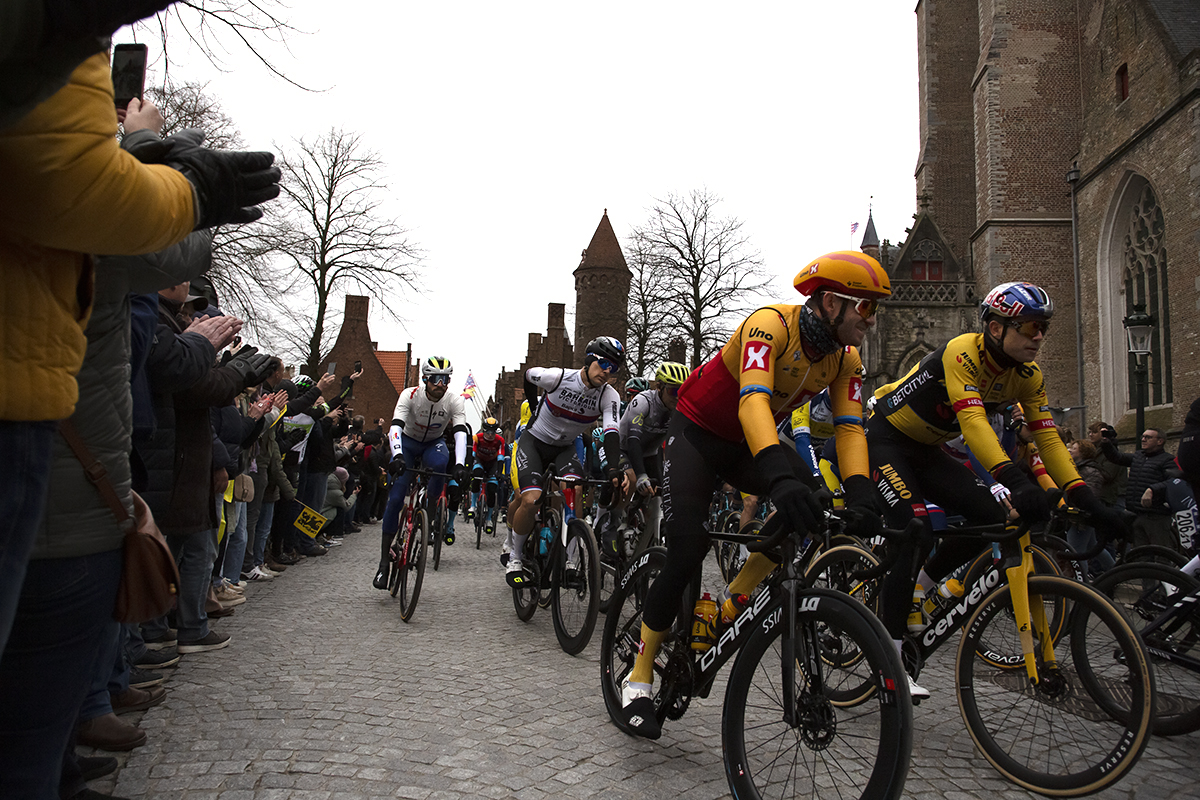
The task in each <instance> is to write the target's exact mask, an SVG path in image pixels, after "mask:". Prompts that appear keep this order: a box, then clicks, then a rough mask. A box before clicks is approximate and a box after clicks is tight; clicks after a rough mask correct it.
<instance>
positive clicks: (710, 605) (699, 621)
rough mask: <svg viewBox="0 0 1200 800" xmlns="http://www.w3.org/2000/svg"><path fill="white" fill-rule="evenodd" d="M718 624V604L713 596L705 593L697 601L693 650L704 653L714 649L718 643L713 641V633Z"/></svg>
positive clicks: (693, 629) (693, 627)
mask: <svg viewBox="0 0 1200 800" xmlns="http://www.w3.org/2000/svg"><path fill="white" fill-rule="evenodd" d="M716 622H717V604H716V602H715V601H714V600H713V599H712V596H711V595H710V594H709V593H708V592H705V593H704V596H703V597H701V598H700V599H699V600H697V601H696V615H695V618H694V619H693V620H692V649H693V650H695V651H697V652H699V653H703V652H705V651H706V650H708V649H709V648H710V647H712V646H713V645H714V644H716V642H715V641H714V640H713V631H714V630H716Z"/></svg>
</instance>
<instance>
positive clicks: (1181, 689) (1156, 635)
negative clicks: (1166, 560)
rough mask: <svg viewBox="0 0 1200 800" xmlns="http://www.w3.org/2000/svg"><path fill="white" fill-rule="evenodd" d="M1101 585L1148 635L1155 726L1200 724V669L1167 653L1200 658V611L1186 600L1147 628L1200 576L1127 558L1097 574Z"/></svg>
mask: <svg viewBox="0 0 1200 800" xmlns="http://www.w3.org/2000/svg"><path fill="white" fill-rule="evenodd" d="M1093 585H1094V586H1095V588H1096V590H1097V591H1099V592H1101V593H1103V594H1104V595H1105V596H1107V597H1109V598H1111V599H1112V601H1113V603H1114V604H1116V606H1117V607H1118V608H1120V609H1121V610H1122V611H1124V612H1125V616H1126V617H1127V618H1128V619H1129V623H1130V625H1132V626H1133V629H1134V630H1135V631H1137V632H1138V635H1139V636H1141V637H1142V641H1143V642H1144V643H1145V645H1146V649H1147V651H1148V652H1149V653H1150V661H1151V663H1152V664H1153V665H1154V688H1155V691H1156V696H1155V699H1156V701H1157V702H1156V705H1155V709H1154V732H1155V733H1156V734H1160V735H1162V736H1177V735H1180V734H1184V733H1191V732H1192V731H1196V730H1200V673H1198V672H1196V671H1195V670H1193V669H1190V668H1188V667H1187V666H1185V665H1183V664H1176V663H1174V662H1172V661H1168V660H1167V659H1166V655H1167V654H1168V653H1170V654H1176V655H1184V656H1189V657H1191V658H1200V613H1197V609H1196V606H1195V604H1194V603H1192V604H1189V605H1187V606H1185V609H1183V610H1181V612H1180V613H1178V614H1177V615H1176V616H1175V617H1173V618H1172V619H1171V620H1169V621H1167V622H1165V623H1164V624H1163V625H1162V626H1161V627H1159V628H1158V629H1156V630H1155V631H1154V632H1153V633H1151V634H1150V636H1149V637H1146V636H1145V635H1144V634H1143V633H1142V631H1143V630H1144V629H1145V628H1146V626H1147V625H1149V624H1150V623H1151V622H1153V621H1154V620H1156V619H1158V617H1159V616H1160V615H1162V614H1163V613H1164V612H1166V611H1167V609H1168V608H1170V607H1171V606H1172V605H1174V603H1175V601H1176V600H1177V599H1178V598H1180V597H1181V595H1180V594H1179V592H1183V593H1184V594H1189V593H1192V592H1195V591H1197V590H1200V581H1198V580H1196V579H1195V578H1194V577H1192V576H1190V575H1187V574H1185V573H1183V572H1180V571H1179V570H1177V569H1174V568H1171V567H1166V566H1163V565H1161V564H1155V563H1151V562H1139V563H1131V564H1123V565H1121V566H1119V567H1114V568H1112V569H1110V570H1109V571H1108V572H1106V573H1104V574H1103V575H1101V576H1100V577H1099V578H1097V579H1096V582H1095V584H1093Z"/></svg>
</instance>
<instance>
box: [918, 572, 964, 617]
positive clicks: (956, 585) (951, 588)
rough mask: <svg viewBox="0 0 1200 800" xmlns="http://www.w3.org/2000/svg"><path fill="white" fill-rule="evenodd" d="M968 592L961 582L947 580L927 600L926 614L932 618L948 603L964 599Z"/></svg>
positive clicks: (952, 579) (951, 579)
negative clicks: (960, 598) (956, 599)
mask: <svg viewBox="0 0 1200 800" xmlns="http://www.w3.org/2000/svg"><path fill="white" fill-rule="evenodd" d="M965 592H966V589H965V587H964V586H963V585H962V582H961V581H958V580H956V579H954V578H947V579H946V580H945V581H943V582H942V584H941V585H940V586H938V587H937V591H936V592H930V594H929V597H928V598H926V600H925V614H926V615H927V616H930V617H932V616H933V615H934V614H935V613H937V611H938V610H939V609H941V608H942V607H943V606H945V605H946V602H947V601H949V600H953V599H955V598H958V597H962V596H963V594H964V593H965Z"/></svg>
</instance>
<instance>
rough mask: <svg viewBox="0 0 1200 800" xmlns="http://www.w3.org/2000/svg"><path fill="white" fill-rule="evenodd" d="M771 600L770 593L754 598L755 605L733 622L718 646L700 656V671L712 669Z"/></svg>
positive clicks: (747, 608) (723, 634)
mask: <svg viewBox="0 0 1200 800" xmlns="http://www.w3.org/2000/svg"><path fill="white" fill-rule="evenodd" d="M770 600H771V593H770V592H765V591H764V592H759V594H758V597H756V598H754V605H752V606H746V608H745V609H744V610H743V611H742V613H741V614H740V615H738V618H737V619H735V620H734V621H733V624H732V625H730V626H729V627H728V628H726V629H725V632H724V633H722V634H721V638H720V640H719V641H718V642H717V646H716V647H710V648H708V650H707V651H706V652H705V653H704V655H702V656H700V669H701V670H706V669H708V668H709V667H711V666H712V663H713V661H715V660H716V658H717V656H719V655H720V654H721V651H722V650H723V649H725V645H727V644H729V643H730V642H732V641H733V640H734V639H736V638H737V636H738V634H739V633H741V630H742V626H744V625H746V624H748V623H749V622H751V621H752V620H753V619H754V617H755V615H756V614H758V613H759V612H760V611H762V610H763V609H764V608H766V607H767V603H769V602H770Z"/></svg>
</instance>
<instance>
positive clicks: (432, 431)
mask: <svg viewBox="0 0 1200 800" xmlns="http://www.w3.org/2000/svg"><path fill="white" fill-rule="evenodd" d="M466 424H467V414H466V411H464V409H463V399H462V397H461V396H460V395H459V394H457V393H455V392H446V393H445V394H444V395H442V399H441V400H436V401H435V400H430V399H429V396H428V395H427V394H426V393H425V389H424V388H422V387H420V386H412V387H410V388H408V389H405V390H404V391H403V392H401V393H400V399H399V400H397V401H396V410H395V412H393V414H392V430H391V433H390V434H389V435H388V440H389V442H390V443H391V445H392V455H393V456H395V455H396V454H397V453H400V452H403V450H402V448H401V444H400V434H401V431H403V433H404V436H405V437H407V438H409V439H412V440H414V441H417V442H430V441H433V440H434V439H439V438H441V437H442V436H444V435H445V433H446V431H447V429H449V430H452V431H454V432H455V435H454V463H456V464H462V463H465V458H466V449H467V436H466ZM459 434H462V435H461V437H460V435H459ZM460 439H461V441H460Z"/></svg>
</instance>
